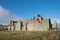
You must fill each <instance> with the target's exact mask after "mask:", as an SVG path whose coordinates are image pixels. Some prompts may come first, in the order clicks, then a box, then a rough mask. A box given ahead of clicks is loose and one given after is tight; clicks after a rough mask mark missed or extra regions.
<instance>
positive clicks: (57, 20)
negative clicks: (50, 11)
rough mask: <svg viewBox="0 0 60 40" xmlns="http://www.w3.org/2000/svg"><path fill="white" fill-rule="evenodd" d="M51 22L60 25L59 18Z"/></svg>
mask: <svg viewBox="0 0 60 40" xmlns="http://www.w3.org/2000/svg"><path fill="white" fill-rule="evenodd" d="M51 20H52V23H54V22H57V23H58V24H60V19H59V18H53V19H51Z"/></svg>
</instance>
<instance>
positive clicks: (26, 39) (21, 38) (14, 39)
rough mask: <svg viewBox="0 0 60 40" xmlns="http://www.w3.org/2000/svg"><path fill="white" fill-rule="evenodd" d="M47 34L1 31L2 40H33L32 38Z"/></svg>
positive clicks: (0, 38)
mask: <svg viewBox="0 0 60 40" xmlns="http://www.w3.org/2000/svg"><path fill="white" fill-rule="evenodd" d="M45 33H47V32H29V31H0V40H31V38H33V37H36V36H41V35H43V34H45Z"/></svg>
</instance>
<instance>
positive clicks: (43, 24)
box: [8, 14, 56, 31]
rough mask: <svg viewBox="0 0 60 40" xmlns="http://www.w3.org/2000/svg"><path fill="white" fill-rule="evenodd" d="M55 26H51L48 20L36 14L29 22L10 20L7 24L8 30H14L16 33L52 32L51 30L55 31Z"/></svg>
mask: <svg viewBox="0 0 60 40" xmlns="http://www.w3.org/2000/svg"><path fill="white" fill-rule="evenodd" d="M54 25H55V26H52V24H51V20H50V19H44V18H43V17H42V16H41V15H39V14H38V16H37V18H35V17H33V18H31V19H29V20H25V21H21V20H17V21H13V20H10V21H9V24H8V30H16V31H48V30H52V28H54V27H55V28H54V29H56V24H54Z"/></svg>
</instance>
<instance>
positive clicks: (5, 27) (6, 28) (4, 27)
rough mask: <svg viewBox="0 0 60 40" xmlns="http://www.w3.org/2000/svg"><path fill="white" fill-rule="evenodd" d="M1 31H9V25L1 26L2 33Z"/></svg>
mask: <svg viewBox="0 0 60 40" xmlns="http://www.w3.org/2000/svg"><path fill="white" fill-rule="evenodd" d="M1 30H8V26H7V25H2V24H1V25H0V31H1Z"/></svg>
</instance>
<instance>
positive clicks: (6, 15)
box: [0, 6, 20, 24]
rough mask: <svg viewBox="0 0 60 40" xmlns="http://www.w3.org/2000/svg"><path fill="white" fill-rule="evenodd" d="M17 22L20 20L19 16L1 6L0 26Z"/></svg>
mask: <svg viewBox="0 0 60 40" xmlns="http://www.w3.org/2000/svg"><path fill="white" fill-rule="evenodd" d="M11 19H12V20H17V19H20V18H19V17H18V16H16V15H14V14H12V13H10V11H9V10H7V9H5V8H3V7H2V6H0V24H5V23H6V22H8V20H11Z"/></svg>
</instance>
